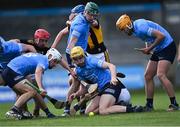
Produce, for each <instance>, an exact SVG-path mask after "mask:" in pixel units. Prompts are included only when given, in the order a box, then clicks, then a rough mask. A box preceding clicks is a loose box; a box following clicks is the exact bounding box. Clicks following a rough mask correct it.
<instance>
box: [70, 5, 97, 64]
mask: <svg viewBox="0 0 180 127" xmlns="http://www.w3.org/2000/svg"><path fill="white" fill-rule="evenodd" d="M98 14H99V9H98V5H97V4H96V3H94V2H88V3H87V4H86V6H85V10H84V12H83V13H80V14H78V15H77V16H76V17H75V18H74V19H73V21H72V22H71V25H70V30H69V37H68V46H67V48H66V56H67V61H68V63H69V64H70V65H71V59H70V56H69V54H70V51H71V49H72V48H73V47H74V46H81V47H82V48H83V49H84V50H86V48H87V45H88V36H89V28H90V23H92V22H93V20H94V19H95V18H96V17H97V16H98Z"/></svg>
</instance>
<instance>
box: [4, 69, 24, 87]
mask: <svg viewBox="0 0 180 127" xmlns="http://www.w3.org/2000/svg"><path fill="white" fill-rule="evenodd" d="M2 78H3V79H4V81H5V82H6V85H8V86H9V87H10V88H13V87H14V85H16V84H17V83H18V82H20V81H22V80H23V79H25V77H24V76H22V75H20V74H18V73H16V72H14V71H13V70H12V69H11V68H9V67H6V68H5V70H4V71H3V72H2Z"/></svg>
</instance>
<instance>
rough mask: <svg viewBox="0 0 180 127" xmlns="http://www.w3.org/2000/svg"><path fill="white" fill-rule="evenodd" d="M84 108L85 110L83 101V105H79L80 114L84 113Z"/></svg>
mask: <svg viewBox="0 0 180 127" xmlns="http://www.w3.org/2000/svg"><path fill="white" fill-rule="evenodd" d="M85 110H86V103H84V104H83V105H81V108H80V114H84V113H85Z"/></svg>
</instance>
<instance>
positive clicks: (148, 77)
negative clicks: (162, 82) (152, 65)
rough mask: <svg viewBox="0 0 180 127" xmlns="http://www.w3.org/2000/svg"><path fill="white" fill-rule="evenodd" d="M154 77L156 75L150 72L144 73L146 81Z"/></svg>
mask: <svg viewBox="0 0 180 127" xmlns="http://www.w3.org/2000/svg"><path fill="white" fill-rule="evenodd" d="M153 77H154V76H153V75H151V74H150V73H145V74H144V78H145V80H146V81H148V80H151V79H153Z"/></svg>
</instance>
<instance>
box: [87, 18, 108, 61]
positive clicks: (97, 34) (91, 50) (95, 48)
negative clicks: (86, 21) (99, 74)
mask: <svg viewBox="0 0 180 127" xmlns="http://www.w3.org/2000/svg"><path fill="white" fill-rule="evenodd" d="M89 32H90V35H89V37H88V47H87V49H86V51H87V54H88V55H93V56H95V57H97V58H99V59H102V60H104V61H106V62H110V59H109V53H108V51H107V48H106V46H105V44H104V39H103V33H102V28H101V25H100V24H99V21H98V20H94V22H93V23H92V24H91V27H90V31H89Z"/></svg>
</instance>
